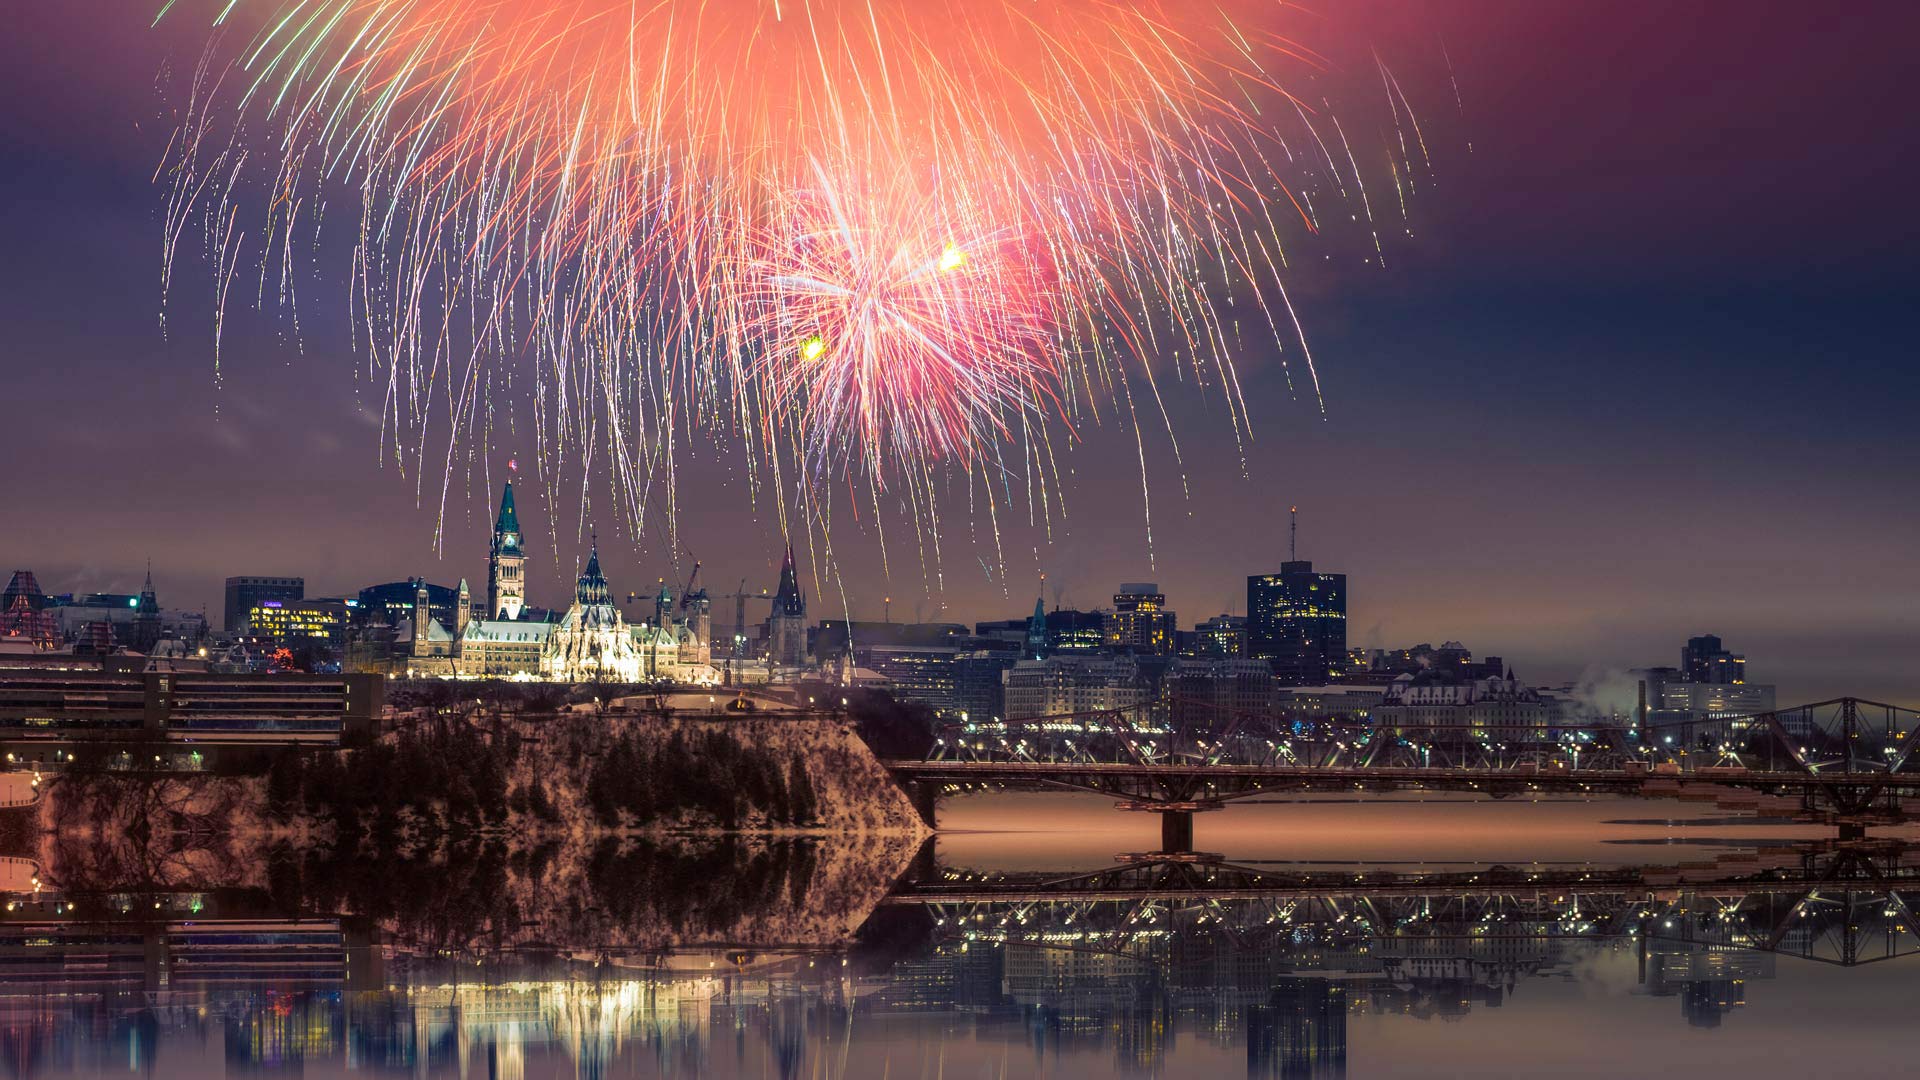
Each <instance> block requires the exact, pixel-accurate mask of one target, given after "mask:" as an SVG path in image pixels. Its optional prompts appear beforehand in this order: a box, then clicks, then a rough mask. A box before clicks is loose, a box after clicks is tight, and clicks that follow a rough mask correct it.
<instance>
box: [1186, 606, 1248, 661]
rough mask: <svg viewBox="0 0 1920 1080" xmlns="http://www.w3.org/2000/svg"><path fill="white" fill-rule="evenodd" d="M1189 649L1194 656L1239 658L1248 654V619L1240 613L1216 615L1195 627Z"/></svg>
mask: <svg viewBox="0 0 1920 1080" xmlns="http://www.w3.org/2000/svg"><path fill="white" fill-rule="evenodd" d="M1190 640H1191V642H1192V645H1191V648H1190V649H1189V650H1188V651H1189V652H1190V653H1191V654H1192V655H1194V656H1215V657H1221V658H1223V659H1228V660H1232V659H1237V658H1239V657H1242V656H1245V655H1247V620H1246V618H1245V617H1243V616H1240V615H1215V616H1214V617H1213V618H1211V619H1208V620H1207V621H1206V622H1203V623H1197V624H1195V625H1194V628H1193V636H1192V638H1191V639H1190Z"/></svg>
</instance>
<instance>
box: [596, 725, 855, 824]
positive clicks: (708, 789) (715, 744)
mask: <svg viewBox="0 0 1920 1080" xmlns="http://www.w3.org/2000/svg"><path fill="white" fill-rule="evenodd" d="M587 804H588V805H589V806H590V807H591V808H592V810H593V815H594V818H595V819H596V820H597V821H599V822H600V823H601V824H602V825H606V826H610V827H611V826H618V825H621V824H624V823H629V822H647V821H658V820H663V819H664V820H676V819H685V818H687V817H689V816H695V815H699V816H706V817H710V818H712V819H713V821H714V822H715V823H716V824H719V825H721V826H722V827H725V828H730V829H731V828H738V827H739V826H740V825H742V824H743V823H745V822H746V821H747V820H748V819H749V818H752V817H758V818H760V819H761V820H763V821H764V822H766V823H768V824H776V825H810V824H813V823H814V822H815V821H817V820H818V817H819V798H818V796H817V795H816V794H815V791H814V786H813V779H812V778H811V777H810V776H808V775H807V766H806V762H805V761H804V760H803V759H802V758H801V757H800V755H798V754H791V755H789V756H788V757H787V759H786V760H785V761H782V760H781V757H780V755H779V754H778V753H777V752H775V751H772V750H769V749H767V748H765V747H760V746H747V745H743V744H742V743H740V742H739V741H737V740H735V739H732V738H729V737H727V736H726V735H723V734H721V733H719V732H707V733H705V734H702V735H700V736H698V737H697V738H693V739H689V738H687V737H686V736H685V735H684V734H682V733H677V732H676V733H675V734H674V736H673V737H672V738H671V739H668V740H667V741H666V742H665V743H661V742H659V741H658V740H657V739H651V738H648V737H646V736H645V735H643V734H640V733H637V732H632V731H629V732H626V733H624V734H622V735H620V736H619V737H618V738H616V739H614V740H613V742H612V745H611V746H609V747H608V748H607V751H606V752H605V753H604V754H602V755H601V756H600V757H599V758H598V759H597V760H595V761H594V763H593V765H592V767H591V769H590V770H589V773H588V777H587Z"/></svg>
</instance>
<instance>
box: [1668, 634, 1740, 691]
mask: <svg viewBox="0 0 1920 1080" xmlns="http://www.w3.org/2000/svg"><path fill="white" fill-rule="evenodd" d="M1680 677H1681V678H1683V679H1685V680H1686V681H1687V682H1690V683H1708V684H1710V685H1713V686H1732V685H1735V684H1738V683H1744V682H1746V681H1747V658H1746V657H1744V656H1741V655H1739V654H1737V653H1731V652H1728V651H1727V650H1726V648H1725V647H1724V646H1722V645H1721V643H1720V639H1719V638H1718V637H1716V636H1715V635H1713V634H1702V635H1700V636H1699V637H1695V638H1688V639H1687V644H1686V647H1685V648H1683V649H1681V650H1680Z"/></svg>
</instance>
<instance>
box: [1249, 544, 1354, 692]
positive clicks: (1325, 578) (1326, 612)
mask: <svg viewBox="0 0 1920 1080" xmlns="http://www.w3.org/2000/svg"><path fill="white" fill-rule="evenodd" d="M1247 652H1248V654H1249V655H1250V656H1252V657H1253V658H1254V659H1256V660H1265V661H1267V662H1268V663H1270V664H1272V665H1273V677H1274V678H1275V679H1276V680H1278V681H1279V682H1280V683H1281V684H1283V685H1286V686H1318V685H1320V684H1322V683H1325V682H1326V681H1328V680H1329V679H1332V678H1335V677H1337V676H1338V675H1339V674H1340V672H1341V670H1342V668H1343V667H1344V665H1345V664H1346V659H1347V575H1345V574H1321V573H1316V572H1315V571H1314V569H1313V563H1311V562H1309V561H1307V560H1305V559H1300V560H1295V561H1290V562H1285V563H1281V564H1280V572H1279V573H1277V574H1259V575H1256V576H1254V577H1250V578H1248V579H1247Z"/></svg>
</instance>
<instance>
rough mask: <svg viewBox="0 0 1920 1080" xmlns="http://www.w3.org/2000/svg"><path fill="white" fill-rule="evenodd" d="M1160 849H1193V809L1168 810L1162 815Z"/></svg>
mask: <svg viewBox="0 0 1920 1080" xmlns="http://www.w3.org/2000/svg"><path fill="white" fill-rule="evenodd" d="M1160 850H1161V851H1192V850H1193V811H1191V810H1168V811H1165V812H1163V813H1162V814H1161V815H1160Z"/></svg>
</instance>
